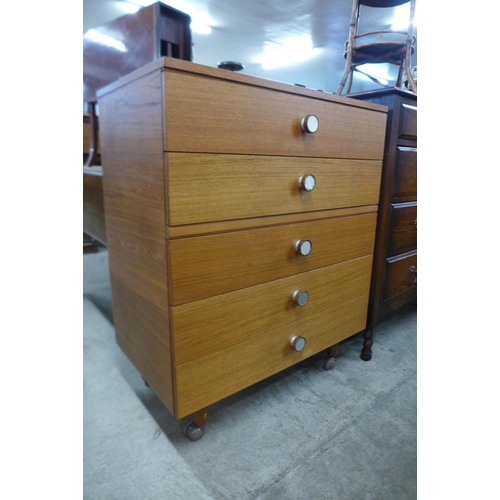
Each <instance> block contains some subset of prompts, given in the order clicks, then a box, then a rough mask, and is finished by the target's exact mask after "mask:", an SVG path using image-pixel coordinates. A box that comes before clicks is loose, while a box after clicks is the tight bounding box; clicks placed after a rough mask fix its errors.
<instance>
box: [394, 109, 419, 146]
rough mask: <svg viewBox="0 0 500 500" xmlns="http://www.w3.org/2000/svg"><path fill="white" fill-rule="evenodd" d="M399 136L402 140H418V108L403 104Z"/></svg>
mask: <svg viewBox="0 0 500 500" xmlns="http://www.w3.org/2000/svg"><path fill="white" fill-rule="evenodd" d="M398 132H399V134H398V137H399V138H400V139H409V140H412V141H416V140H417V108H416V106H411V105H409V104H405V103H401V107H400V108H399V130H398Z"/></svg>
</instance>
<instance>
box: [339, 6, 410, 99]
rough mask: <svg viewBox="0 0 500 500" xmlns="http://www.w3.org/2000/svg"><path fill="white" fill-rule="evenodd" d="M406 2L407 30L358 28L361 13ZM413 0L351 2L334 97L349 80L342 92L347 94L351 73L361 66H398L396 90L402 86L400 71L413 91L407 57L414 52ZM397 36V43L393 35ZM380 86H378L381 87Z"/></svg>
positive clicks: (349, 89)
mask: <svg viewBox="0 0 500 500" xmlns="http://www.w3.org/2000/svg"><path fill="white" fill-rule="evenodd" d="M408 2H409V3H410V16H409V23H408V28H407V29H406V30H404V31H396V30H387V29H381V30H376V31H374V30H371V31H363V29H361V17H362V16H361V13H362V12H364V11H365V10H366V8H388V7H396V6H398V5H403V4H405V3H408ZM415 5H416V0H353V2H352V15H351V23H350V29H349V39H348V40H347V42H346V44H345V51H344V57H345V59H346V65H345V71H344V75H343V76H342V79H341V81H340V83H339V86H338V89H337V94H342V92H343V90H344V86H345V84H346V82H347V81H348V79H349V83H348V85H347V90H346V93H347V94H349V92H350V91H351V86H352V78H353V72H354V71H359V69H358V67H359V66H361V65H363V64H379V63H389V64H395V65H397V66H399V72H398V77H397V80H396V85H395V86H396V87H398V88H401V87H402V86H403V71H405V72H406V77H407V79H408V84H409V86H410V89H411V90H412V91H413V92H417V87H416V85H415V82H414V81H413V78H412V73H411V64H410V58H411V55H412V53H413V51H414V44H415V36H414V35H413V33H412V31H413V18H414V15H415ZM397 34H399V35H401V38H403V39H402V40H401V41H399V40H398V39H397V38H395V36H394V35H397ZM364 74H366V76H368V77H369V78H371V79H372V80H373V81H374V82H376V83H379V84H381V83H380V82H379V81H378V80H377V79H376V78H374V77H373V76H370V75H369V74H367V73H364ZM381 85H382V84H381Z"/></svg>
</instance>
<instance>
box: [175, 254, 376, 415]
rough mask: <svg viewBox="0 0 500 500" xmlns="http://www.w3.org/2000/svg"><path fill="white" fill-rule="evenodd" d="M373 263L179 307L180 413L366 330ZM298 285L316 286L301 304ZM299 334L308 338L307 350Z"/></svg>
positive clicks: (324, 271) (317, 272) (332, 268)
mask: <svg viewBox="0 0 500 500" xmlns="http://www.w3.org/2000/svg"><path fill="white" fill-rule="evenodd" d="M371 265H372V257H371V256H368V257H362V258H360V259H354V260H351V261H348V262H344V263H341V264H337V265H334V266H330V267H327V268H323V269H318V270H315V271H309V272H307V273H302V274H299V275H295V276H291V277H288V278H283V279H280V280H276V281H272V282H270V283H266V284H262V285H257V286H254V287H250V288H245V289H243V290H238V291H236V292H231V293H228V294H224V295H221V296H219V297H211V298H208V299H204V300H200V301H196V302H191V303H189V304H184V305H181V306H177V307H173V308H172V309H171V311H172V314H171V317H172V321H173V338H174V349H175V362H176V367H175V377H176V382H177V398H178V399H177V409H178V416H179V418H182V417H183V416H185V415H187V414H189V413H193V412H194V411H197V410H199V409H200V408H203V407H206V406H208V405H210V404H212V403H214V402H216V401H219V400H220V399H222V398H224V397H226V396H229V395H230V394H233V393H235V392H237V391H239V390H241V389H244V388H245V387H248V386H250V385H251V384H254V383H256V382H258V381H260V380H263V379H264V378H266V377H269V376H271V375H273V374H275V373H278V372H279V371H281V370H283V369H285V368H287V367H289V366H291V365H293V364H295V363H297V362H298V361H301V360H303V359H305V358H307V357H309V356H312V355H313V354H316V353H318V352H320V351H321V350H323V349H326V348H328V347H329V346H331V345H334V344H336V343H337V342H340V341H341V340H343V339H345V338H347V337H350V336H351V335H354V334H356V333H358V332H359V331H361V330H363V329H364V328H365V327H366V314H367V308H368V293H369V286H370V274H371ZM296 290H306V291H307V292H308V293H309V301H308V302H307V303H306V304H305V305H304V306H302V307H301V306H298V305H296V304H295V303H294V302H293V300H292V295H293V293H294V291H296ZM294 336H302V337H304V338H305V339H306V346H305V348H304V349H303V350H302V351H301V352H296V351H294V350H293V349H292V348H291V345H290V340H291V339H292V337H294Z"/></svg>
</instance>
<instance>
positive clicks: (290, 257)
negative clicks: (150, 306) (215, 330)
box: [169, 213, 376, 305]
mask: <svg viewBox="0 0 500 500" xmlns="http://www.w3.org/2000/svg"><path fill="white" fill-rule="evenodd" d="M375 225H376V214H375V213H372V214H365V215H355V216H350V217H337V218H334V219H327V220H318V221H311V222H302V223H297V224H287V225H283V226H273V227H266V228H260V229H250V230H244V231H233V232H230V233H221V234H212V235H207V236H196V237H191V238H180V239H177V240H170V242H169V246H170V259H171V260H170V262H171V264H170V269H171V272H170V276H171V283H172V286H171V304H172V305H178V304H183V303H185V302H190V301H193V300H198V299H202V298H205V297H210V296H212V295H218V294H221V293H225V292H229V291H232V290H237V289H240V288H244V287H247V286H252V285H256V284H259V283H264V282H267V281H272V280H275V279H278V278H282V277H285V276H291V275H292V274H297V273H302V272H304V271H309V270H312V269H316V268H319V267H325V266H329V265H332V264H336V263H338V262H342V261H344V260H348V259H353V258H356V257H361V256H364V255H369V254H371V253H373V245H374V237H375ZM300 240H308V241H310V243H311V245H312V248H311V250H310V252H309V253H308V254H307V255H300V254H299V253H298V252H297V251H296V248H295V247H296V242H298V241H300Z"/></svg>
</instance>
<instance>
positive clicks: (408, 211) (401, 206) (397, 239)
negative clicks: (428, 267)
mask: <svg viewBox="0 0 500 500" xmlns="http://www.w3.org/2000/svg"><path fill="white" fill-rule="evenodd" d="M416 247H417V203H416V202H415V203H394V204H393V205H391V223H390V236H389V245H388V249H387V251H388V253H390V254H397V253H402V252H406V251H408V250H413V249H415V248H416Z"/></svg>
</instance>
